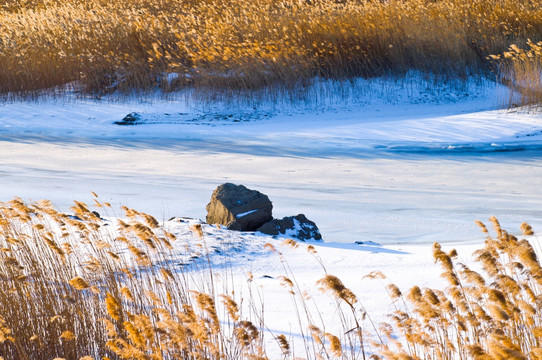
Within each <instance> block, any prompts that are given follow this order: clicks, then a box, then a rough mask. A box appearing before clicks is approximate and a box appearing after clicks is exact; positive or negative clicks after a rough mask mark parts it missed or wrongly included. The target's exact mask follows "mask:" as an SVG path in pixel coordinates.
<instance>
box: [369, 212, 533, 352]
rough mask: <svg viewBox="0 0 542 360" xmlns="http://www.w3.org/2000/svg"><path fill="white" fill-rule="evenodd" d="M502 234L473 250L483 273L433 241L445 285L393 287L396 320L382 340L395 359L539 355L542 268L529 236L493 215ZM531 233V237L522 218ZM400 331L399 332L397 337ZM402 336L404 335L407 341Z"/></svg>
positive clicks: (385, 327) (386, 326)
mask: <svg viewBox="0 0 542 360" xmlns="http://www.w3.org/2000/svg"><path fill="white" fill-rule="evenodd" d="M491 221H492V223H493V226H494V229H495V232H496V236H495V237H492V236H490V235H489V232H488V230H487V228H486V227H485V225H484V224H482V223H479V225H480V226H481V228H482V230H483V231H484V232H485V233H486V234H487V235H488V236H487V238H486V240H485V246H484V247H483V248H481V249H480V250H477V251H476V252H475V253H474V256H475V260H476V262H477V265H478V266H479V267H480V270H479V271H475V270H472V269H471V268H469V267H468V266H466V265H465V264H462V263H460V262H458V261H457V258H458V254H457V252H455V251H454V250H452V251H450V252H445V251H443V249H442V247H441V246H440V245H439V244H437V243H435V245H434V246H433V256H434V258H435V262H437V263H438V264H440V266H441V267H442V269H443V273H442V277H443V278H444V279H446V281H447V283H448V287H447V288H446V289H444V290H437V289H429V288H425V289H421V288H419V287H417V286H416V287H413V288H412V289H410V291H409V292H408V293H407V294H406V295H404V294H401V293H400V292H398V293H397V292H396V293H394V295H393V296H392V299H393V300H394V303H395V305H396V306H397V311H395V312H394V313H393V314H392V315H391V319H392V320H393V325H390V324H384V325H383V326H382V333H383V334H384V335H385V336H386V337H387V338H388V341H387V342H383V343H379V344H377V347H379V348H380V351H379V352H380V354H381V355H382V356H383V358H389V359H538V358H540V356H541V355H542V343H541V340H542V337H541V335H542V317H541V315H540V314H541V310H542V308H541V307H542V303H541V302H540V296H541V294H542V267H541V266H540V262H539V259H538V255H537V253H536V251H535V249H534V248H533V246H532V245H531V243H530V242H529V241H527V240H525V239H522V240H520V239H518V238H517V237H516V236H514V235H511V234H509V233H508V232H506V231H505V230H503V229H502V228H501V227H500V224H499V222H498V220H497V219H495V218H492V219H491ZM522 231H523V233H524V234H525V235H533V232H532V229H531V227H530V226H529V225H528V224H522ZM395 333H398V334H400V335H401V337H400V338H399V339H400V340H399V341H398V340H397V338H396V337H395V335H394V334H395ZM401 339H402V340H403V341H401Z"/></svg>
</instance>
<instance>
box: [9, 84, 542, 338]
mask: <svg viewBox="0 0 542 360" xmlns="http://www.w3.org/2000/svg"><path fill="white" fill-rule="evenodd" d="M410 80H413V79H410ZM321 86H327V90H326V91H327V92H328V93H329V94H336V92H337V90H341V91H346V92H347V93H346V94H344V93H343V94H342V95H340V96H339V95H333V96H329V97H323V98H317V96H316V94H318V92H317V91H314V92H311V90H309V91H308V95H307V98H306V99H301V100H295V99H283V100H280V99H275V100H274V101H267V100H260V101H256V102H252V103H245V104H240V103H231V102H228V101H221V102H192V101H191V100H190V97H187V98H184V97H183V96H181V95H180V96H178V97H177V98H175V99H173V100H164V99H159V98H156V97H152V98H151V99H150V100H148V101H147V100H144V99H143V100H142V99H141V98H140V99H139V100H137V101H136V100H126V99H124V100H122V101H121V100H118V99H117V100H114V101H110V100H107V99H105V100H89V99H76V98H75V97H74V98H71V97H70V96H69V95H67V96H64V97H62V98H57V99H41V100H38V101H10V102H4V103H1V104H0V185H1V186H0V200H2V201H6V200H9V199H11V198H13V197H14V196H20V197H22V198H23V199H26V200H29V199H32V200H38V199H42V198H47V199H50V200H52V201H53V203H54V204H55V205H56V206H57V207H59V208H60V209H64V210H66V209H67V208H68V207H69V206H70V205H71V202H72V200H80V201H84V202H88V203H89V204H90V203H92V201H91V199H92V196H91V194H90V192H91V191H94V192H96V193H98V194H99V195H100V199H101V200H102V201H108V202H110V203H111V204H112V205H113V207H117V208H118V205H126V206H129V207H133V208H135V209H137V210H140V211H144V212H147V213H150V214H153V215H154V216H156V217H157V218H161V219H169V218H170V217H173V216H189V217H197V218H204V217H205V206H206V204H207V202H208V201H209V198H210V196H211V193H212V191H213V190H214V189H215V188H216V186H218V185H220V184H221V183H223V182H227V181H228V182H233V183H238V184H239V183H240V184H244V185H246V186H247V187H249V188H253V189H257V190H259V191H262V192H264V193H265V194H267V195H269V197H270V199H271V200H272V201H273V204H274V215H275V217H277V218H280V217H283V216H289V215H295V214H298V213H304V214H305V215H306V216H307V217H308V218H309V219H311V220H313V221H315V222H316V224H317V225H318V226H319V227H320V230H321V232H322V235H323V238H324V241H325V242H322V243H318V244H313V245H314V246H315V247H316V250H317V251H318V253H319V254H321V257H322V259H323V260H324V264H325V265H326V268H327V271H328V272H329V273H331V274H335V275H338V276H339V277H341V279H342V280H343V281H344V283H345V285H347V286H348V287H351V288H352V289H353V290H354V291H355V292H356V293H357V294H358V295H360V301H361V302H362V303H363V305H364V306H365V307H366V308H367V310H368V312H369V314H370V315H371V316H372V317H373V318H374V320H375V321H380V320H384V318H385V316H384V315H385V314H386V313H388V312H389V311H390V310H391V309H390V307H389V305H390V303H389V302H388V301H387V298H386V297H385V291H384V285H383V284H382V283H379V282H375V281H373V282H370V281H366V280H362V279H361V278H362V276H363V275H365V274H367V273H369V272H371V271H374V270H379V271H382V272H383V273H385V274H386V275H387V276H388V277H389V279H390V281H392V282H395V283H397V284H399V285H401V286H402V287H403V288H406V287H408V286H411V285H414V284H417V285H421V286H440V285H442V280H440V279H439V277H438V274H439V272H440V271H439V270H438V269H437V268H436V266H435V265H434V264H433V260H432V258H431V246H430V244H432V243H433V242H434V241H439V242H443V243H447V245H446V246H447V247H452V246H454V247H456V248H458V250H459V253H460V256H461V257H464V258H465V261H466V262H470V261H471V260H470V254H471V253H472V251H474V249H476V248H477V247H478V246H479V245H480V244H481V243H482V239H483V236H482V234H481V232H480V231H479V229H478V228H477V227H476V226H475V225H474V222H473V221H474V220H475V219H481V220H486V219H487V218H489V217H490V216H493V215H495V216H497V217H498V218H499V219H500V220H501V223H502V225H503V227H504V228H505V229H508V230H509V231H510V232H512V233H516V232H518V229H519V224H520V223H521V222H523V221H527V222H529V223H531V225H533V228H534V230H535V231H536V230H538V229H541V228H542V219H541V216H540V215H541V214H542V197H541V196H540V179H542V117H541V116H540V115H537V114H536V113H529V112H528V111H526V110H525V109H522V110H521V111H520V110H518V109H515V110H498V109H499V108H501V107H502V106H503V104H506V103H507V101H508V99H509V94H508V93H507V91H506V89H504V88H502V87H501V86H498V85H496V84H493V83H491V82H487V81H485V82H476V81H473V82H471V83H469V85H468V86H463V85H461V84H451V85H439V86H436V85H435V84H432V83H431V82H426V81H423V80H421V79H420V78H417V77H414V81H413V82H412V84H411V85H404V84H401V83H398V82H396V81H390V80H372V81H365V80H363V81H362V80H360V81H359V82H358V83H357V84H356V85H355V86H354V87H352V88H350V87H340V86H337V85H333V84H331V85H330V84H327V85H326V84H323V85H321ZM326 91H323V93H324V94H325V93H326ZM133 113H135V114H137V115H133V116H134V117H135V118H136V122H137V125H133V126H122V125H117V124H115V122H121V121H122V120H123V119H124V118H125V117H126V115H128V114H133ZM108 215H110V216H115V215H119V214H108ZM205 229H206V231H207V232H208V234H207V235H206V236H210V237H216V236H219V235H217V234H218V232H220V231H222V232H224V231H223V230H220V231H219V229H216V228H213V227H205ZM185 230H186V229H185ZM236 236H237V235H236V234H235V233H229V232H228V234H227V235H225V234H224V233H221V234H220V237H221V238H227V239H229V241H230V242H229V243H228V244H230V245H231V244H232V243H235V237H236ZM232 237H233V238H232ZM232 239H233V240H232ZM237 239H238V240H239V241H240V242H241V241H242V242H243V243H244V244H246V243H247V242H251V241H252V242H253V244H252V245H251V247H250V249H252V250H250V251H249V250H246V249H245V250H246V251H245V250H243V249H241V251H240V252H239V251H238V252H236V254H238V256H236V257H230V256H228V261H229V262H230V264H231V265H232V266H234V268H235V271H234V272H235V273H236V275H235V276H237V277H236V279H238V280H239V281H243V279H244V278H245V277H246V275H245V274H246V273H247V272H248V271H250V272H252V273H253V274H254V277H255V283H256V284H257V285H258V286H261V289H262V290H261V295H262V296H263V298H264V299H263V300H264V303H265V309H266V315H265V316H266V325H267V326H268V327H269V329H270V330H272V331H275V332H282V333H287V334H291V336H292V337H293V338H295V337H299V335H300V333H299V330H298V329H297V330H296V324H295V318H294V317H293V315H288V314H287V313H286V312H287V310H286V309H288V308H289V306H288V305H284V298H285V296H287V294H285V293H287V291H286V290H285V289H284V288H283V287H281V286H280V280H279V278H278V276H280V275H283V269H282V267H281V266H280V262H278V261H277V258H276V257H275V256H274V255H272V254H268V253H267V252H265V253H264V252H262V251H261V249H262V246H263V244H264V243H265V242H267V241H276V242H279V240H273V239H270V238H266V237H262V236H258V235H255V236H253V235H251V234H248V235H247V234H244V235H242V236H239V237H238V238H237ZM355 241H358V242H359V241H361V242H367V241H372V242H374V243H377V244H382V245H383V246H380V245H374V244H371V243H369V244H368V245H359V244H354V242H355ZM277 246H278V244H277ZM223 250H224V251H225V252H226V253H227V252H228V251H229V250H228V249H223ZM224 251H223V252H222V253H223V254H224ZM281 251H283V252H284V254H285V257H286V259H287V261H288V263H289V264H290V266H291V268H292V272H293V273H295V276H296V279H297V281H298V282H299V284H300V287H302V288H306V289H307V290H310V291H315V289H316V287H315V286H314V283H315V281H316V280H317V279H319V278H321V277H322V276H323V271H322V270H321V267H320V265H319V264H318V262H317V261H315V259H314V257H313V256H312V255H310V254H309V253H307V252H306V251H304V250H300V249H295V250H294V249H291V250H288V249H286V250H281ZM226 255H228V254H226ZM219 257H220V255H217V258H216V259H217V261H218V260H219ZM312 295H313V296H314V297H320V299H323V300H321V301H322V302H320V304H324V305H320V306H323V307H322V308H321V310H322V313H323V315H322V316H323V317H324V318H327V317H331V318H333V313H326V311H327V310H326V309H327V308H326V305H325V304H326V301H327V304H328V305H327V306H331V300H325V299H324V298H322V296H323V295H318V294H317V293H316V292H315V293H314V294H312ZM288 311H289V310H288ZM330 321H331V322H328V323H332V320H330ZM331 330H332V329H331Z"/></svg>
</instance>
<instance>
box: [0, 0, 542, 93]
mask: <svg viewBox="0 0 542 360" xmlns="http://www.w3.org/2000/svg"><path fill="white" fill-rule="evenodd" d="M539 5H540V4H539V2H538V1H534V0H527V1H525V0H499V1H493V0H476V1H470V0H468V1H467V0H445V1H442V0H437V1H434V0H408V1H403V0H388V1H372V0H345V1H343V0H310V1H298V0H281V1H271V0H256V1H242V0H165V1H151V0H127V1H117V0H87V1H81V0H64V1H59V0H26V1H11V0H4V1H0V24H1V25H0V63H1V64H2V67H1V69H0V93H3V94H6V93H21V94H24V93H28V92H31V91H35V90H41V89H51V88H55V87H57V89H59V87H60V88H65V86H66V84H69V85H68V86H67V87H68V88H76V89H78V90H82V91H84V92H86V93H94V94H98V95H99V94H104V93H107V92H114V91H121V92H129V91H132V90H145V89H153V88H156V87H160V88H162V89H164V90H166V91H168V90H175V89H180V88H184V87H187V86H190V87H196V88H199V89H212V90H230V91H238V90H249V91H252V90H255V89H260V88H265V87H280V88H293V87H298V86H300V85H301V86H302V85H306V84H307V83H310V82H311V81H312V79H314V78H315V77H322V78H332V79H350V78H353V77H359V76H361V77H373V76H379V75H384V74H394V75H401V74H404V73H406V72H408V71H412V70H415V71H416V70H417V71H422V72H426V73H431V74H436V75H438V76H440V77H443V78H445V77H466V76H468V75H485V74H488V73H489V72H490V70H491V68H492V66H493V65H492V63H491V62H490V61H488V60H487V56H489V55H491V54H500V53H502V52H504V51H506V49H508V47H509V46H510V45H511V44H512V43H515V44H518V46H522V45H524V44H526V43H527V41H528V40H527V39H533V42H535V43H536V41H540V40H542V10H541V8H540V6H539Z"/></svg>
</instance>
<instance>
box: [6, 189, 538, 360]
mask: <svg viewBox="0 0 542 360" xmlns="http://www.w3.org/2000/svg"><path fill="white" fill-rule="evenodd" d="M96 205H97V206H99V207H101V209H102V210H100V211H102V212H103V211H105V212H107V211H108V209H109V204H107V203H102V202H99V200H98V198H96ZM123 210H124V213H125V218H124V220H117V222H116V224H113V223H111V222H110V221H106V220H104V219H102V218H100V217H99V215H98V214H97V213H95V212H93V211H90V210H89V207H88V206H87V205H86V204H84V203H81V202H75V205H74V207H73V208H72V211H73V213H74V215H67V214H65V213H62V212H60V211H58V210H56V209H55V208H54V207H53V206H52V205H51V203H50V202H48V201H40V202H36V203H31V204H26V203H24V202H23V201H21V200H20V199H14V200H12V201H10V202H7V203H0V358H1V359H22V360H27V359H32V360H41V359H44V360H45V359H78V360H91V359H94V360H98V359H101V360H108V359H109V360H113V359H125V360H130V359H134V360H157V359H267V358H268V356H267V354H268V352H269V348H268V347H266V346H269V342H265V341H264V335H265V334H266V333H267V336H269V335H270V333H269V332H268V330H267V329H266V324H265V316H264V311H263V307H264V306H263V305H264V304H263V303H261V302H260V300H257V297H255V296H253V293H252V290H251V289H252V288H251V286H252V285H251V284H252V281H253V280H252V275H250V274H249V275H248V277H247V284H246V285H247V287H246V289H248V291H245V292H243V291H240V292H237V291H236V289H239V288H240V287H241V285H240V284H235V283H233V277H232V278H228V276H227V273H228V271H227V270H226V271H224V272H222V273H221V272H217V271H216V270H215V269H213V264H212V261H211V258H210V257H207V256H206V255H205V254H208V252H206V251H205V250H206V246H207V245H206V244H207V243H206V237H207V236H208V235H207V233H206V231H205V229H204V228H203V227H202V225H201V224H198V223H194V224H192V225H191V226H190V228H189V230H188V231H189V233H188V234H185V235H183V236H185V238H184V239H183V238H180V237H178V236H177V235H174V234H172V233H169V232H168V231H167V229H166V227H164V225H163V224H160V223H159V222H158V221H157V220H156V219H155V218H154V217H152V216H150V215H147V214H144V213H141V212H138V211H136V210H134V209H128V208H124V209H123ZM491 222H492V225H493V232H494V234H495V235H490V231H488V229H487V228H486V226H485V225H484V224H483V223H481V222H478V224H479V225H480V228H481V229H482V231H483V232H484V233H485V234H486V239H485V245H484V246H483V247H482V248H481V249H479V250H478V251H476V252H475V253H474V256H475V260H476V264H477V265H476V269H474V270H473V269H471V268H469V267H468V266H466V265H465V264H461V263H459V262H458V261H457V259H458V254H457V252H456V251H455V250H451V251H444V250H443V248H442V247H441V246H440V245H439V244H437V243H435V244H434V246H433V256H434V259H435V262H436V263H438V264H439V265H440V266H441V268H442V269H443V273H442V276H443V278H444V279H445V280H446V282H447V283H448V287H447V288H445V289H430V288H419V287H417V286H415V287H413V288H412V289H410V290H408V291H406V292H403V291H402V290H401V289H399V288H398V287H397V286H395V285H393V284H391V283H390V284H388V285H387V286H386V291H387V293H388V295H389V297H390V301H391V302H392V304H393V306H394V308H395V311H394V312H393V313H392V314H390V315H389V317H390V323H389V324H385V323H384V324H380V325H378V324H375V323H373V322H372V320H371V316H370V315H371V314H368V313H367V312H366V311H365V308H364V307H363V304H362V303H361V300H360V299H361V297H360V296H358V295H357V294H355V293H354V292H352V291H351V290H350V289H349V288H348V287H347V286H346V285H345V284H344V283H343V282H342V281H341V279H339V278H338V277H336V276H334V275H333V274H330V273H328V272H327V269H326V267H325V264H324V262H323V261H322V258H321V257H320V256H319V254H318V253H317V251H316V249H315V248H314V247H313V246H312V245H308V246H307V245H305V244H303V245H301V244H299V243H297V242H295V241H293V240H286V241H284V243H283V246H285V247H290V248H293V249H294V250H291V251H308V253H309V254H310V255H311V256H313V257H314V259H315V260H316V261H317V263H318V264H320V266H321V268H322V277H321V278H320V280H318V281H317V282H316V283H315V284H314V285H315V286H316V287H318V288H319V289H320V290H321V291H322V292H324V293H325V294H327V295H328V296H329V297H330V298H331V299H332V300H333V301H332V303H333V304H334V305H333V306H334V310H333V312H334V313H335V319H336V322H337V324H333V325H334V326H333V328H334V329H337V328H338V329H339V330H338V331H336V332H335V333H331V332H329V330H326V329H327V328H329V326H328V325H329V324H325V323H323V324H321V323H318V320H317V319H320V320H321V319H322V317H321V316H320V313H319V311H320V310H319V309H318V307H317V305H316V303H315V302H313V301H311V300H310V299H309V297H308V295H307V293H306V292H305V291H304V289H302V288H301V287H300V286H299V284H298V282H297V281H296V278H295V273H294V272H293V271H292V269H291V268H290V266H289V265H288V263H287V261H285V258H284V256H283V254H282V251H284V250H282V249H278V248H277V247H275V245H273V244H271V243H268V244H266V245H265V248H266V249H267V250H269V251H271V252H274V253H276V254H277V255H278V260H277V261H280V263H281V264H282V268H283V270H284V275H283V276H281V277H279V278H278V281H280V283H281V284H282V286H283V287H284V288H285V290H286V291H285V299H284V306H290V307H292V308H293V309H294V310H295V312H296V314H297V322H298V324H299V329H298V331H299V334H300V335H301V338H302V339H303V346H302V348H301V349H299V348H297V354H296V351H295V349H294V348H293V347H292V344H291V343H290V340H291V339H290V338H288V337H286V336H285V335H284V334H276V333H275V334H274V335H272V336H273V337H274V344H275V345H274V346H276V348H277V349H278V351H274V352H273V353H274V354H276V353H278V354H281V355H280V357H281V358H283V359H299V355H302V356H303V357H305V358H307V359H373V360H374V359H413V360H414V359H428V360H430V359H539V358H541V357H542V316H541V315H540V314H541V313H542V312H541V311H542V309H541V307H542V301H541V300H540V299H541V296H542V266H541V265H540V262H539V259H538V255H537V251H538V250H539V249H538V248H536V247H535V246H539V245H538V242H536V243H534V244H535V245H533V244H531V243H530V242H529V241H527V240H525V239H518V238H517V237H516V236H514V235H511V234H510V233H508V232H506V231H505V230H503V229H502V228H501V226H500V224H499V222H498V220H497V219H495V218H492V219H491ZM521 231H522V233H523V235H524V236H526V237H529V238H530V239H533V240H536V241H537V239H536V237H535V235H534V232H533V229H532V228H531V227H530V226H529V225H528V224H522V226H521ZM186 236H189V237H190V242H192V243H194V242H195V243H197V244H198V245H199V246H198V248H200V249H201V252H200V253H198V254H195V253H193V254H189V255H197V259H198V260H197V261H194V262H193V263H191V264H187V263H183V264H180V263H179V262H175V261H172V259H174V258H176V257H177V258H178V257H179V246H178V245H179V242H183V241H186V240H187V239H186ZM186 247H187V248H188V246H186ZM180 248H183V246H180ZM193 258H196V256H193ZM217 277H222V280H221V281H217ZM366 278H372V279H375V278H376V279H385V276H384V275H383V274H382V273H380V272H378V271H377V272H373V273H371V274H369V275H367V276H366ZM360 281H361V279H360ZM383 292H384V291H383ZM288 298H289V300H288ZM288 303H289V304H291V305H287V304H288ZM337 325H338V327H337ZM265 344H267V345H265Z"/></svg>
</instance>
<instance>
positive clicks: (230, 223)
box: [207, 183, 273, 231]
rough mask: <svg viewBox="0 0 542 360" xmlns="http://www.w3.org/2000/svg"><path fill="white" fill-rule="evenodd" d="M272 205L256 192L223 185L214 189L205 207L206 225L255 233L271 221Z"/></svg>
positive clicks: (229, 184) (241, 187) (226, 184)
mask: <svg viewBox="0 0 542 360" xmlns="http://www.w3.org/2000/svg"><path fill="white" fill-rule="evenodd" d="M272 210H273V204H272V203H271V201H270V200H269V198H268V197H267V195H264V194H262V193H261V192H259V191H256V190H250V189H248V188H246V187H245V186H243V185H235V184H232V183H225V184H222V185H220V186H219V187H217V188H216V189H215V191H214V192H213V195H212V196H211V201H210V202H209V204H208V205H207V223H208V224H221V225H226V226H227V227H228V229H230V230H239V231H255V230H256V229H258V228H259V227H260V226H262V225H263V224H265V223H266V222H268V221H270V220H272V219H273V215H272Z"/></svg>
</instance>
